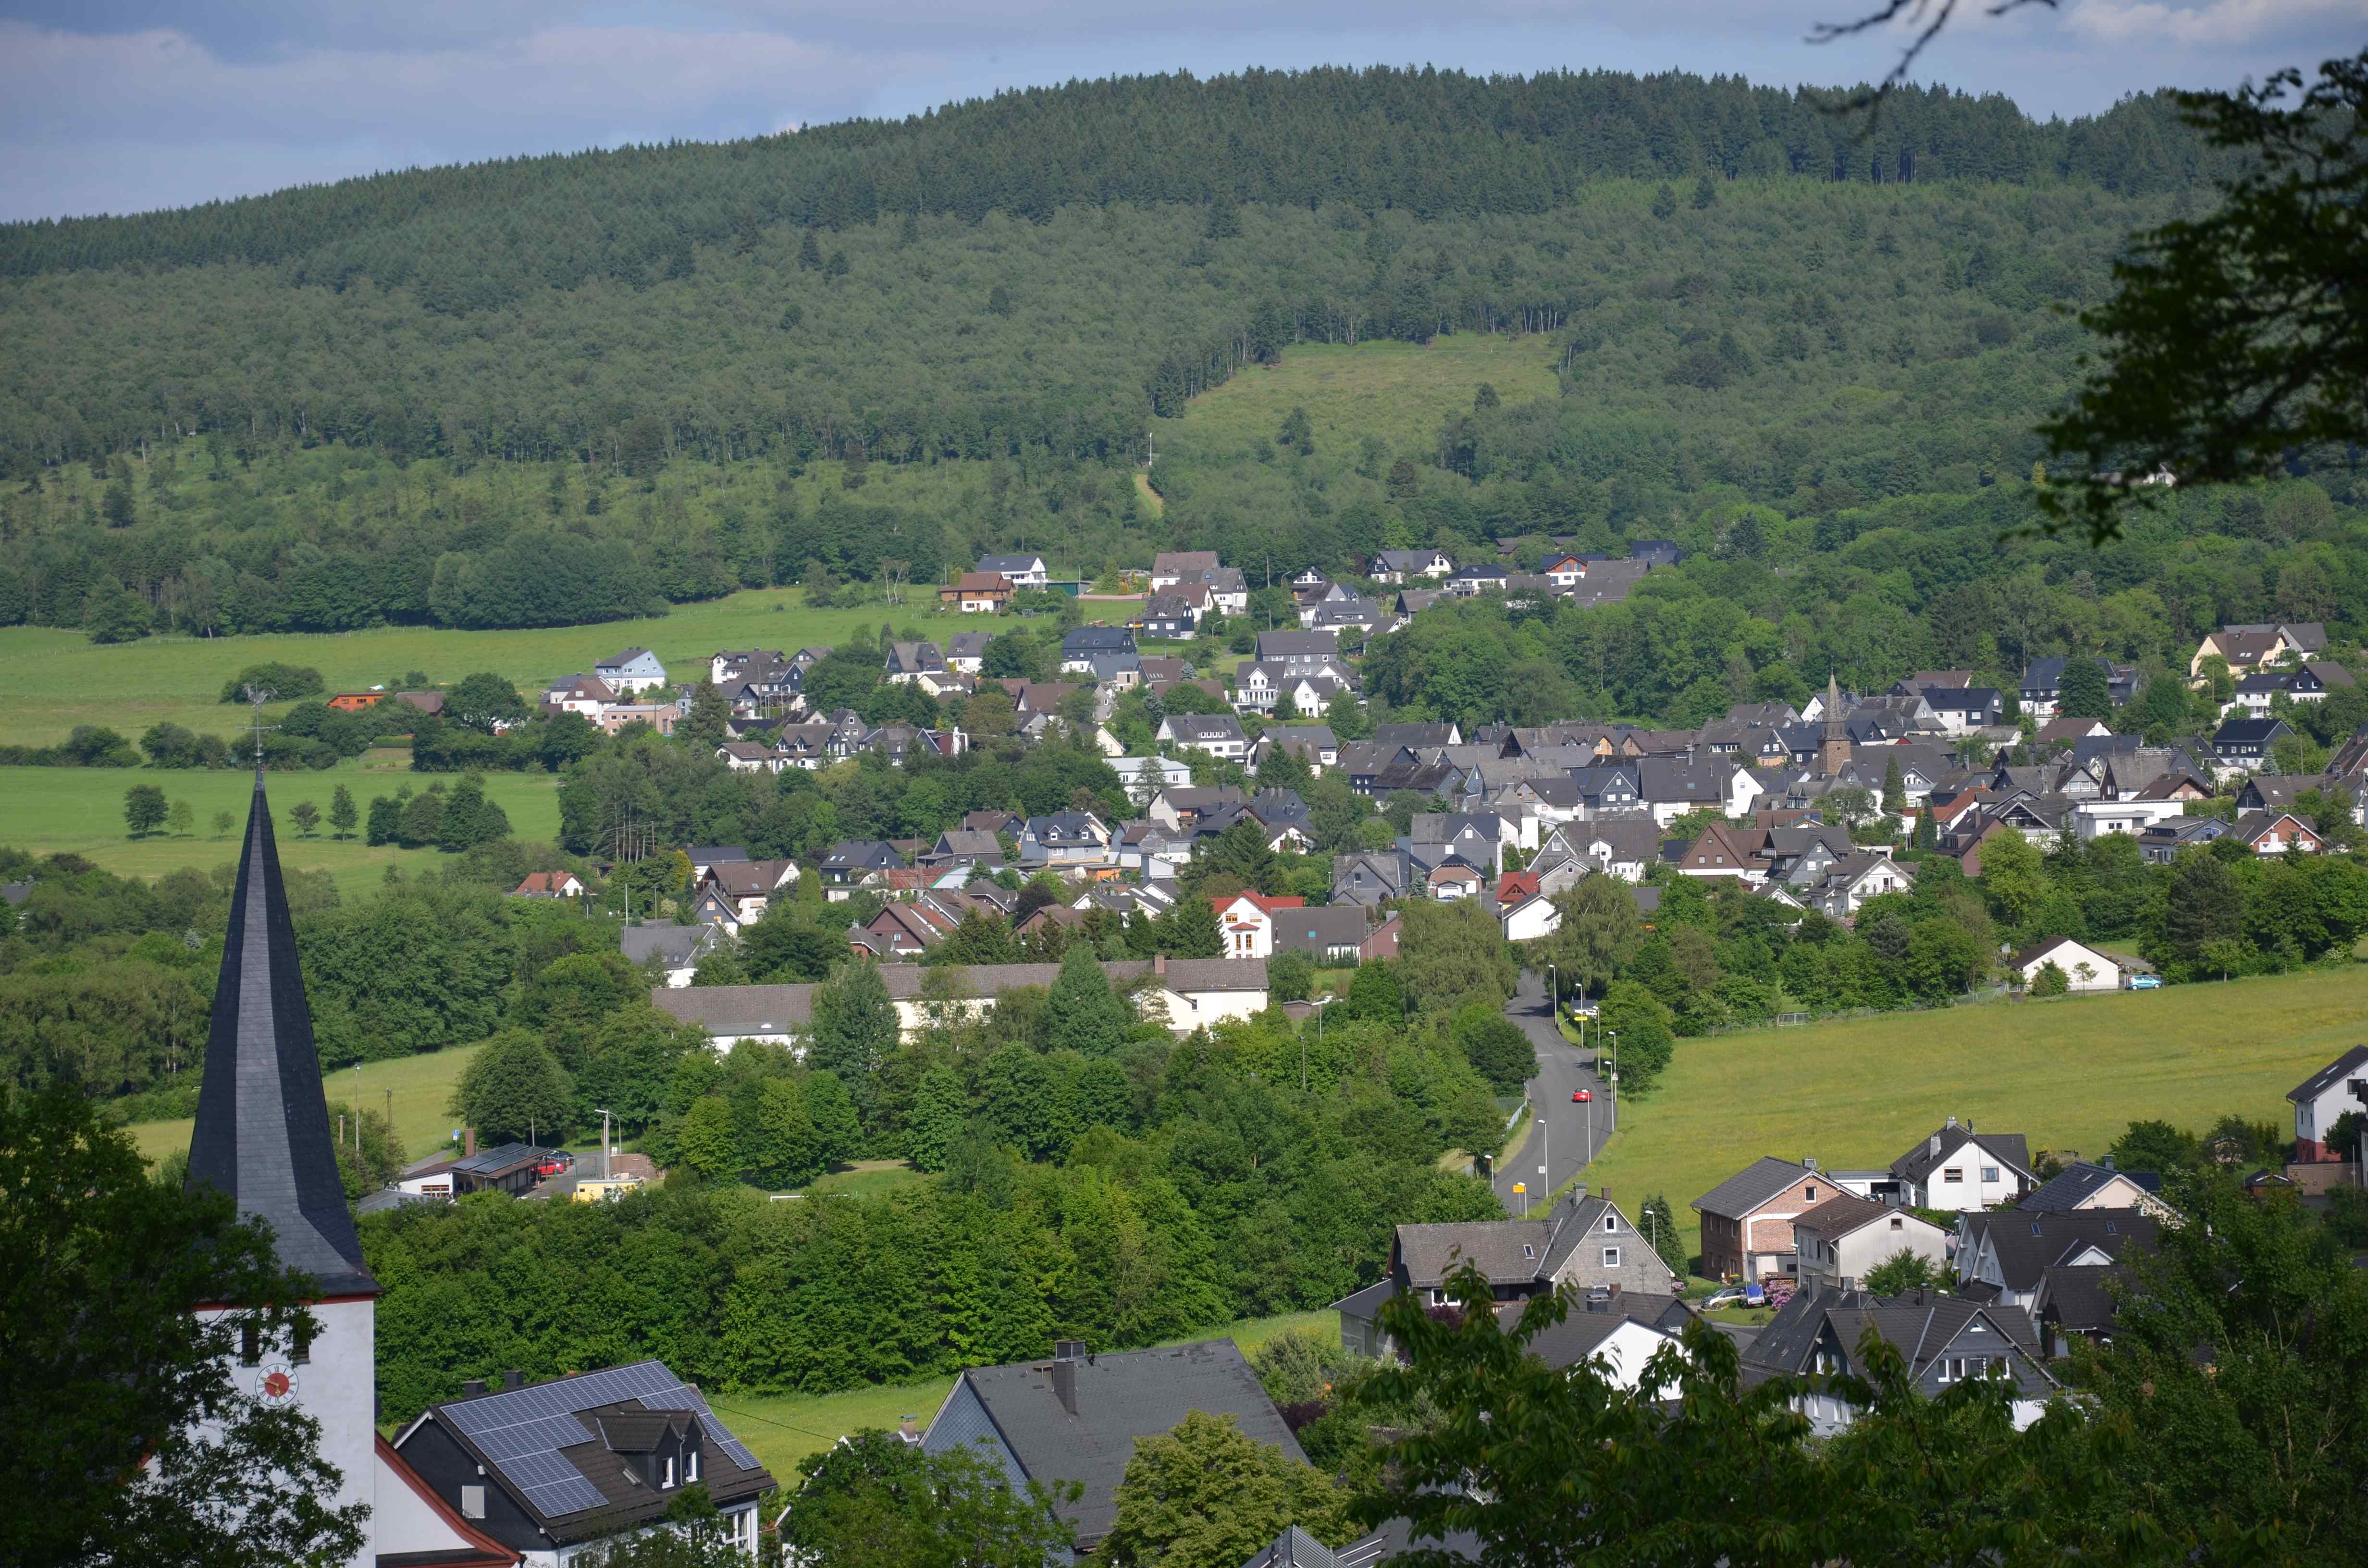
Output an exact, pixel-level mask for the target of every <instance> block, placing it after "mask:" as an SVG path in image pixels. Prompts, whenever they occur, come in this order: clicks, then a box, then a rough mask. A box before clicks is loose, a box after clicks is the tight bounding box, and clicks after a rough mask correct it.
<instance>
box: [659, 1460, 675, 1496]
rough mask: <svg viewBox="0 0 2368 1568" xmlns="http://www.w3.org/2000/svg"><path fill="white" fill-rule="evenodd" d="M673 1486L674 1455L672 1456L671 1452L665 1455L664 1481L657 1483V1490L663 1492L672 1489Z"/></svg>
mask: <svg viewBox="0 0 2368 1568" xmlns="http://www.w3.org/2000/svg"><path fill="white" fill-rule="evenodd" d="M673 1486H674V1456H673V1455H672V1454H668V1455H666V1480H665V1481H664V1482H662V1483H660V1484H659V1487H658V1490H660V1491H662V1492H664V1491H670V1490H672V1488H673Z"/></svg>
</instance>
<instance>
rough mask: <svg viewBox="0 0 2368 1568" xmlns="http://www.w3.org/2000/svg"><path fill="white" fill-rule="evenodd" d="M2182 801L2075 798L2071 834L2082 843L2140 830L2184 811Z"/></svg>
mask: <svg viewBox="0 0 2368 1568" xmlns="http://www.w3.org/2000/svg"><path fill="white" fill-rule="evenodd" d="M2186 810H2187V806H2186V802H2185V801H2104V800H2097V801H2074V802H2073V803H2072V833H2073V836H2075V837H2077V838H2078V839H2079V840H2081V841H2082V842H2083V843H2086V842H2088V841H2089V840H2091V839H2097V838H2104V837H2107V836H2108V835H2112V834H2116V833H2126V834H2131V835H2136V834H2141V833H2144V832H2145V831H2146V829H2148V828H2150V827H2152V826H2153V825H2154V824H2157V823H2158V822H2170V821H2172V820H2174V819H2176V818H2178V817H2180V816H2183V815H2185V814H2186Z"/></svg>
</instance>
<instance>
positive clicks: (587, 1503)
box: [443, 1361, 758, 1517]
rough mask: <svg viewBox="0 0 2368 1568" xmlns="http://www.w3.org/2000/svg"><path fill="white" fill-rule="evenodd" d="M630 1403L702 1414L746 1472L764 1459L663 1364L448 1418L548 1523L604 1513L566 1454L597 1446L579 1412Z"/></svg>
mask: <svg viewBox="0 0 2368 1568" xmlns="http://www.w3.org/2000/svg"><path fill="white" fill-rule="evenodd" d="M629 1399H631V1400H639V1401H640V1402H641V1403H642V1404H643V1406H644V1407H645V1408H647V1409H651V1410H686V1411H695V1412H697V1413H698V1415H699V1417H700V1422H701V1424H702V1425H703V1426H705V1427H706V1428H707V1432H708V1435H709V1437H712V1439H713V1440H714V1442H715V1445H716V1447H718V1448H719V1449H723V1452H724V1453H725V1455H727V1456H728V1457H729V1458H730V1459H731V1460H732V1462H733V1463H734V1464H735V1465H737V1466H739V1467H740V1468H741V1469H742V1470H755V1469H757V1468H758V1466H757V1456H756V1455H755V1454H753V1453H751V1452H749V1451H748V1448H747V1446H746V1444H744V1443H742V1442H741V1441H740V1440H739V1439H738V1438H737V1437H733V1436H732V1434H731V1433H729V1432H727V1431H725V1430H724V1428H723V1424H722V1423H721V1422H719V1421H717V1420H716V1418H715V1413H714V1412H713V1411H712V1410H710V1409H709V1408H708V1405H707V1401H706V1400H705V1399H703V1398H701V1397H700V1394H699V1392H698V1391H697V1390H695V1389H692V1388H690V1387H689V1385H687V1384H686V1383H684V1382H683V1381H682V1380H681V1379H679V1378H677V1377H676V1376H675V1375H674V1374H673V1373H672V1372H670V1371H668V1370H667V1369H666V1366H665V1364H664V1363H663V1362H658V1361H640V1362H636V1363H634V1364H633V1365H632V1366H630V1367H611V1368H609V1369H606V1370H604V1371H598V1372H587V1373H586V1374H584V1375H583V1376H581V1377H575V1378H565V1379H562V1380H560V1381H555V1382H548V1383H536V1384H534V1385H532V1386H531V1387H529V1388H522V1389H508V1390H505V1391H503V1392H500V1393H495V1394H490V1395H486V1396H484V1397H482V1398H478V1399H472V1400H465V1401H462V1402H461V1403H455V1404H450V1405H447V1406H445V1407H444V1411H443V1415H444V1416H445V1418H446V1419H447V1420H449V1421H450V1422H451V1423H452V1425H453V1426H456V1427H458V1428H459V1429H460V1430H461V1432H463V1433H464V1434H466V1435H467V1436H468V1437H469V1439H470V1441H472V1443H474V1444H475V1445H476V1446H477V1449H478V1450H479V1451H480V1452H482V1453H483V1454H484V1456H485V1458H486V1459H487V1460H490V1461H491V1462H492V1463H493V1464H494V1465H495V1468H497V1469H498V1470H500V1471H501V1472H502V1474H503V1475H504V1476H505V1477H506V1478H507V1479H508V1480H509V1481H510V1482H511V1483H512V1484H514V1485H516V1486H517V1487H518V1489H519V1491H521V1492H523V1493H524V1494H526V1497H527V1500H528V1501H529V1502H530V1503H532V1504H533V1505H534V1506H535V1507H537V1508H538V1509H540V1510H541V1512H542V1513H543V1514H544V1515H545V1516H546V1517H558V1516H559V1515H562V1514H573V1513H578V1512H581V1511H582V1510H584V1509H586V1508H597V1507H598V1506H601V1504H602V1503H603V1502H604V1501H605V1499H604V1498H603V1497H602V1496H601V1494H600V1491H599V1489H598V1487H596V1486H594V1485H593V1484H592V1483H590V1482H589V1481H587V1480H586V1479H585V1478H584V1475H583V1473H582V1472H581V1471H578V1470H576V1468H575V1465H574V1464H572V1463H570V1462H569V1461H568V1460H567V1458H566V1456H564V1454H562V1453H560V1452H559V1450H560V1449H565V1448H569V1447H572V1446H574V1445H575V1444H577V1443H586V1442H591V1441H594V1440H595V1434H594V1433H593V1432H592V1430H591V1429H590V1428H589V1427H588V1426H586V1425H585V1423H584V1422H583V1421H582V1420H580V1419H578V1417H577V1416H576V1414H575V1413H576V1412H577V1411H580V1410H589V1409H592V1408H594V1407H596V1406H599V1405H604V1404H618V1403H623V1402H624V1401H626V1400H629Z"/></svg>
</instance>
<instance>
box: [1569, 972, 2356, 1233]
mask: <svg viewBox="0 0 2368 1568" xmlns="http://www.w3.org/2000/svg"><path fill="white" fill-rule="evenodd" d="M2363 1016H2368V968H2360V967H2353V968H2348V969H2340V970H2320V971H2311V972H2307V973H2303V974H2293V975H2280V976H2273V977H2268V978H2262V979H2256V980H2238V981H2233V982H2226V983H2219V984H2205V985H2175V986H2168V987H2165V988H2164V989H2162V990H2160V991H2134V992H2118V993H2112V994H2103V995H2096V996H2065V997H2057V998H2055V999H2053V1000H2048V1001H2025V1002H2012V1003H1992V1004H1987V1005H1983V1006H1964V1007H1954V1008H1950V1009H1948V1010H1946V1011H1941V1012H1930V1013H1898V1014H1893V1015H1889V1016H1887V1017H1873V1018H1855V1019H1850V1020H1849V1021H1846V1022H1840V1023H1830V1024H1817V1025H1807V1026H1804V1027H1802V1028H1785V1029H1763V1030H1757V1031H1753V1032H1750V1033H1746V1034H1732V1035H1720V1036H1716V1037H1713V1038H1711V1039H1706V1040H1679V1042H1678V1051H1677V1057H1676V1060H1675V1061H1673V1062H1671V1063H1670V1065H1669V1068H1668V1071H1667V1072H1665V1073H1664V1074H1662V1075H1661V1081H1660V1083H1659V1084H1658V1085H1656V1087H1655V1088H1654V1090H1653V1093H1652V1095H1651V1096H1649V1097H1648V1098H1645V1099H1643V1100H1639V1101H1634V1102H1629V1103H1624V1104H1622V1106H1621V1108H1620V1124H1621V1125H1620V1131H1618V1132H1617V1133H1616V1134H1614V1135H1613V1137H1612V1139H1611V1142H1609V1143H1608V1144H1607V1145H1606V1146H1605V1148H1604V1152H1603V1153H1602V1155H1601V1157H1600V1158H1599V1159H1598V1160H1596V1162H1595V1163H1594V1165H1592V1166H1591V1167H1590V1168H1589V1169H1588V1173H1587V1179H1588V1183H1589V1184H1590V1185H1593V1186H1598V1187H1610V1188H1611V1193H1612V1196H1613V1197H1614V1198H1615V1199H1618V1200H1619V1201H1620V1202H1621V1204H1622V1206H1623V1207H1625V1208H1626V1209H1627V1210H1628V1211H1629V1212H1630V1213H1631V1214H1634V1213H1635V1212H1636V1210H1637V1206H1639V1205H1641V1204H1642V1203H1643V1202H1644V1201H1645V1199H1647V1198H1649V1197H1652V1196H1653V1195H1654V1194H1656V1193H1659V1194H1664V1195H1666V1196H1667V1197H1668V1200H1669V1207H1670V1209H1671V1210H1672V1211H1673V1212H1674V1214H1675V1215H1676V1217H1677V1221H1678V1223H1679V1227H1680V1228H1681V1229H1682V1230H1683V1231H1684V1232H1685V1234H1686V1245H1687V1250H1688V1251H1689V1252H1692V1251H1696V1250H1698V1249H1699V1247H1700V1245H1701V1225H1700V1222H1699V1216H1697V1215H1696V1214H1695V1213H1694V1211H1693V1210H1691V1208H1689V1207H1688V1205H1689V1204H1690V1203H1691V1201H1692V1200H1693V1199H1696V1198H1699V1197H1700V1196H1702V1194H1703V1193H1705V1192H1708V1191H1709V1190H1710V1189H1711V1188H1712V1187H1715V1186H1717V1185H1718V1184H1719V1183H1720V1182H1722V1181H1724V1180H1725V1179H1726V1178H1727V1177H1728V1176H1732V1175H1734V1174H1735V1173H1736V1171H1738V1170H1740V1169H1742V1168H1743V1167H1744V1166H1746V1165H1749V1164H1750V1163H1751V1162H1752V1161H1753V1160H1756V1159H1758V1158H1759V1156H1760V1155H1762V1154H1772V1155H1775V1156H1776V1157H1778V1158H1780V1159H1785V1160H1799V1159H1803V1158H1815V1159H1816V1161H1817V1162H1818V1163H1819V1164H1820V1165H1825V1166H1826V1167H1827V1168H1828V1169H1835V1170H1850V1169H1869V1168H1875V1167H1881V1166H1885V1165H1890V1164H1891V1162H1892V1161H1893V1160H1895V1159H1896V1158H1898V1157H1899V1155H1900V1154H1901V1153H1902V1152H1904V1151H1906V1150H1907V1149H1908V1148H1910V1147H1912V1146H1913V1145H1914V1144H1915V1142H1916V1141H1917V1140H1918V1139H1919V1138H1922V1137H1923V1136H1925V1135H1926V1134H1927V1133H1929V1132H1930V1131H1933V1130H1934V1129H1935V1128H1937V1127H1939V1126H1941V1124H1942V1123H1943V1122H1944V1121H1945V1120H1946V1119H1948V1118H1949V1117H1952V1116H1954V1117H1955V1118H1956V1119H1958V1120H1960V1121H1971V1122H1973V1123H1974V1124H1975V1126H1976V1127H1980V1128H1986V1129H1988V1130H1990V1131H1997V1132H2020V1133H2022V1134H2024V1135H2025V1136H2026V1137H2028V1138H2029V1139H2030V1141H2031V1148H2032V1153H2038V1152H2039V1151H2040V1150H2042V1149H2051V1150H2054V1151H2055V1152H2056V1153H2058V1154H2059V1155H2060V1156H2064V1157H2070V1156H2072V1155H2074V1154H2078V1155H2080V1156H2084V1157H2088V1158H2094V1157H2095V1156H2096V1155H2098V1154H2100V1153H2104V1152H2105V1150H2106V1149H2107V1148H2108V1147H2110V1146H2111V1145H2112V1142H2113V1141H2114V1140H2115V1139H2117V1138H2118V1137H2120V1136H2121V1134H2122V1132H2123V1130H2124V1129H2125V1128H2127V1127H2128V1125H2129V1124H2130V1123H2131V1122H2133V1121H2150V1120H2157V1119H2159V1120H2163V1121H2169V1122H2171V1123H2173V1124H2174V1125H2176V1126H2180V1127H2183V1128H2187V1129H2189V1130H2190V1131H2202V1130H2203V1129H2204V1128H2206V1127H2208V1126H2210V1125H2211V1124H2212V1123H2213V1122H2214V1121H2217V1120H2218V1119H2220V1118H2221V1117H2222V1116H2224V1115H2226V1114H2227V1113H2229V1112H2232V1111H2233V1112H2235V1113H2237V1114H2238V1115H2241V1116H2243V1117H2245V1118H2247V1119H2249V1120H2253V1121H2272V1122H2279V1123H2283V1124H2289V1125H2290V1124H2291V1119H2292V1117H2291V1111H2290V1109H2289V1108H2288V1106H2287V1105H2286V1101H2285V1094H2286V1091H2287V1090H2289V1089H2291V1088H2293V1087H2294V1085H2296V1084H2299V1083H2301V1082H2302V1081H2303V1080H2304V1079H2305V1078H2306V1077H2308V1076H2309V1075H2310V1074H2313V1073H2315V1072H2317V1070H2318V1069H2319V1068H2321V1067H2324V1066H2325V1065H2327V1063H2328V1062H2330V1061H2332V1060H2334V1059H2335V1058H2336V1057H2337V1056H2340V1054H2342V1052H2343V1051H2345V1050H2347V1049H2348V1048H2350V1047H2351V1046H2353V1045H2355V1044H2357V1043H2359V1041H2360V1040H2362V1037H2363V1035H2368V1028H2363V1027H2362V1017H2363Z"/></svg>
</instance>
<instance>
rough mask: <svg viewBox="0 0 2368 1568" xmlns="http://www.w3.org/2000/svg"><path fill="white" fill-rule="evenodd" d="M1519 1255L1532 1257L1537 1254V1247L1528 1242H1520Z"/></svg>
mask: <svg viewBox="0 0 2368 1568" xmlns="http://www.w3.org/2000/svg"><path fill="white" fill-rule="evenodd" d="M1521 1256H1523V1257H1525V1258H1534V1257H1536V1256H1538V1249H1537V1248H1535V1247H1533V1246H1531V1245H1530V1244H1529V1243H1527V1242H1523V1243H1522V1244H1521Z"/></svg>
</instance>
